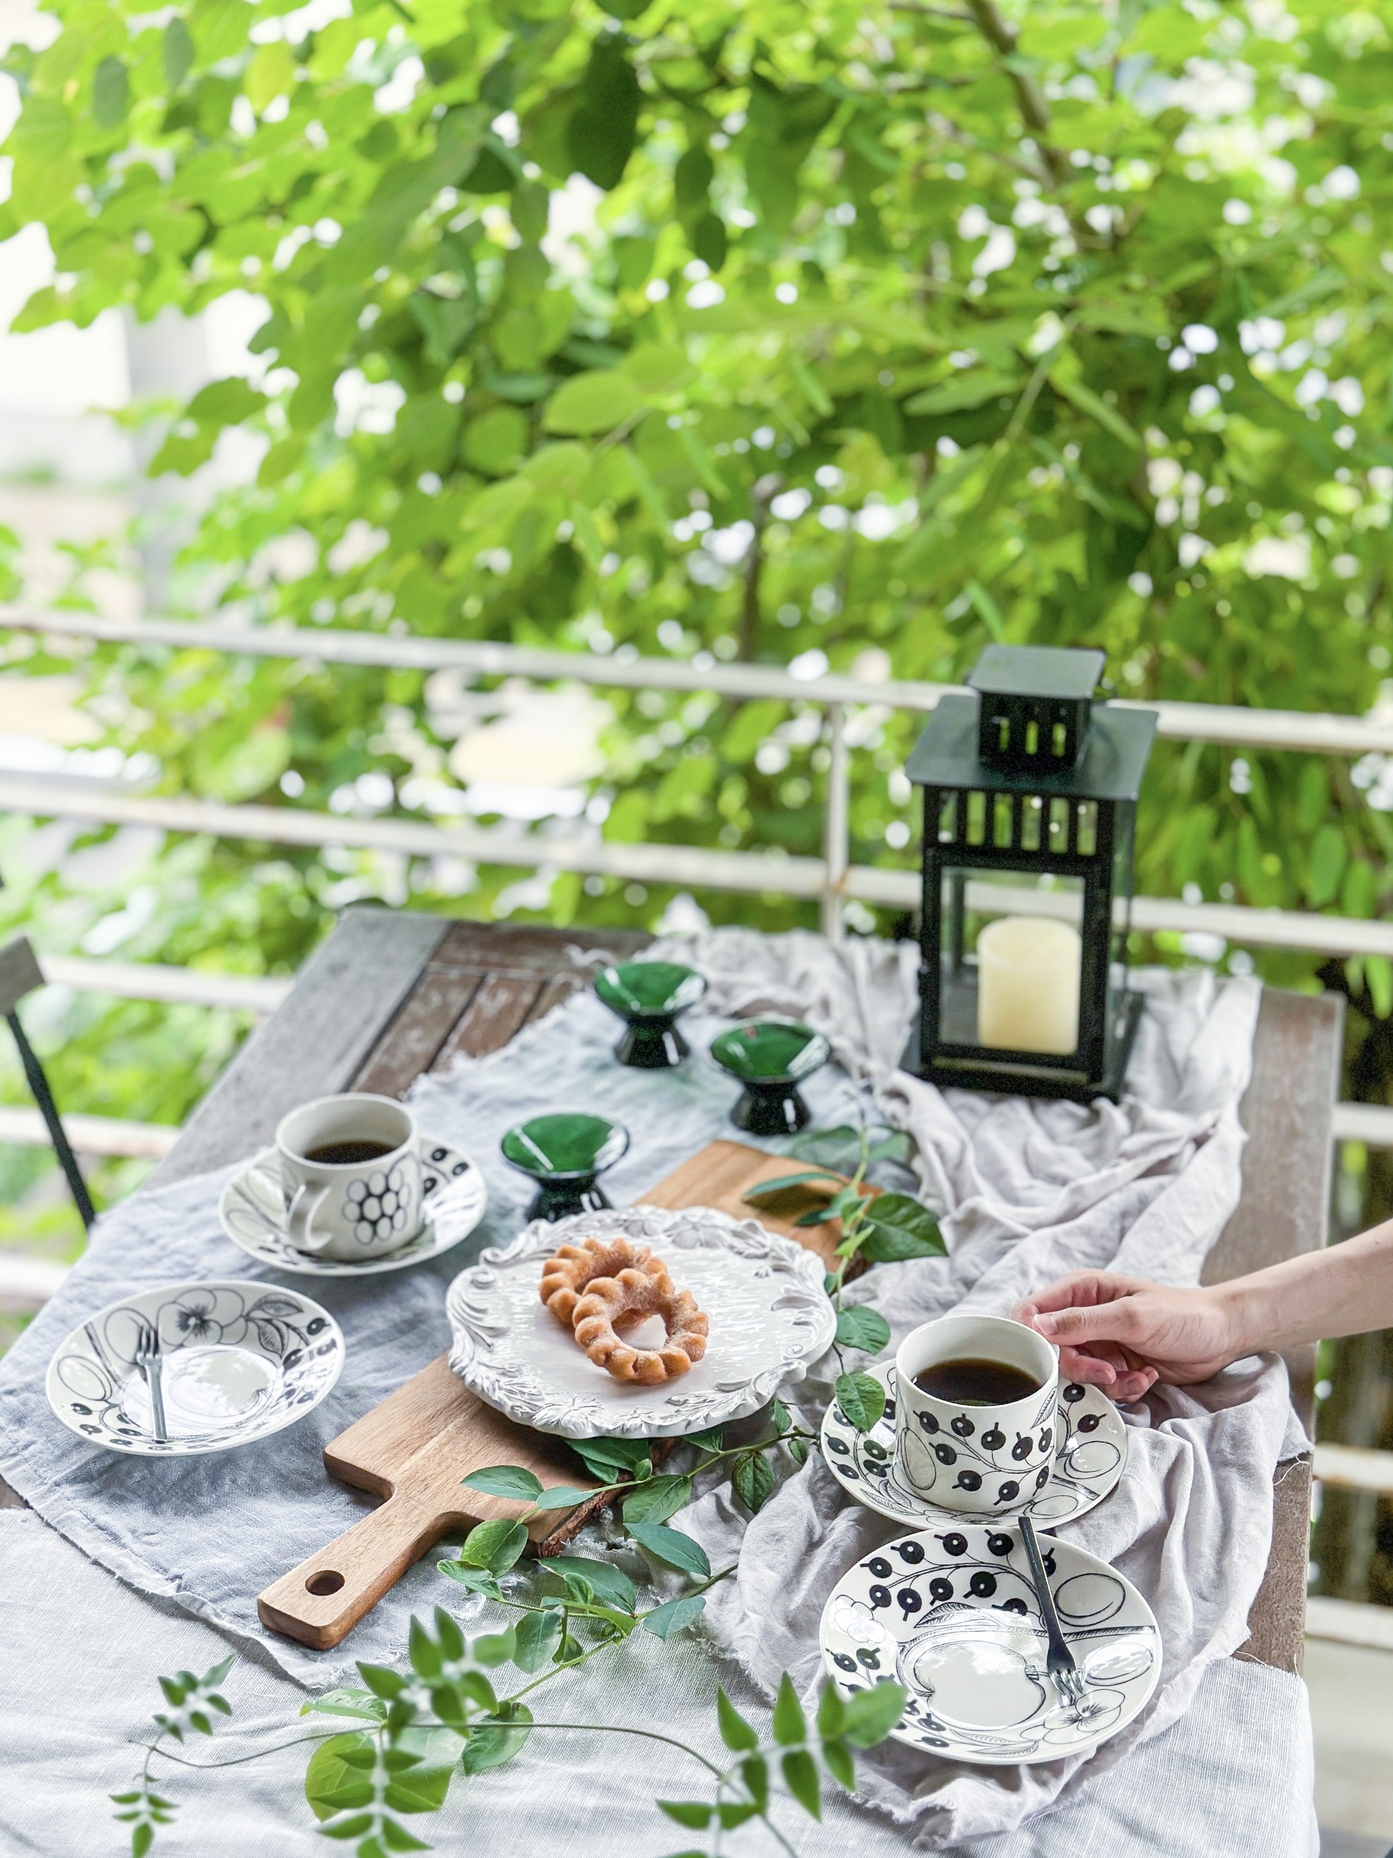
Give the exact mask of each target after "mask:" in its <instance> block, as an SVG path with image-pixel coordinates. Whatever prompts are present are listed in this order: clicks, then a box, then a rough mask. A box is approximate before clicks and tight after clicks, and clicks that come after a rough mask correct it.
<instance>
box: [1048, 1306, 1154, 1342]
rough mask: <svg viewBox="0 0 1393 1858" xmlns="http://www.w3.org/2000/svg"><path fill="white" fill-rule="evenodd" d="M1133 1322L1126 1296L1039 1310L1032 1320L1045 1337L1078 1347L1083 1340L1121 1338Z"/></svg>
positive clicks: (1126, 1336)
mask: <svg viewBox="0 0 1393 1858" xmlns="http://www.w3.org/2000/svg"><path fill="white" fill-rule="evenodd" d="M1134 1326H1135V1325H1134V1323H1133V1320H1132V1312H1131V1311H1130V1309H1129V1308H1128V1302H1127V1298H1126V1297H1121V1298H1119V1299H1118V1301H1117V1302H1115V1303H1099V1304H1094V1305H1092V1306H1091V1307H1085V1308H1070V1309H1057V1310H1041V1311H1039V1313H1038V1314H1037V1315H1036V1317H1035V1320H1034V1323H1033V1324H1032V1327H1033V1328H1035V1329H1037V1330H1038V1331H1039V1332H1040V1334H1041V1335H1042V1336H1044V1337H1045V1339H1046V1341H1048V1342H1054V1343H1055V1344H1057V1345H1058V1346H1059V1347H1061V1348H1062V1347H1063V1346H1064V1345H1065V1344H1066V1343H1068V1344H1069V1345H1070V1346H1072V1347H1078V1346H1079V1345H1080V1344H1081V1343H1085V1342H1124V1341H1127V1340H1130V1338H1131V1336H1132V1333H1133V1329H1134Z"/></svg>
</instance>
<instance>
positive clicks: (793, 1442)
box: [788, 1439, 808, 1465]
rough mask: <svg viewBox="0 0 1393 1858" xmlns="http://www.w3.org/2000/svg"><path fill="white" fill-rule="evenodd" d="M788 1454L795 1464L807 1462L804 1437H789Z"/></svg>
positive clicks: (806, 1444)
mask: <svg viewBox="0 0 1393 1858" xmlns="http://www.w3.org/2000/svg"><path fill="white" fill-rule="evenodd" d="M788 1455H789V1457H790V1458H791V1459H792V1460H793V1462H794V1463H795V1464H796V1465H805V1464H806V1463H807V1462H808V1441H807V1440H806V1439H790V1440H789V1441H788Z"/></svg>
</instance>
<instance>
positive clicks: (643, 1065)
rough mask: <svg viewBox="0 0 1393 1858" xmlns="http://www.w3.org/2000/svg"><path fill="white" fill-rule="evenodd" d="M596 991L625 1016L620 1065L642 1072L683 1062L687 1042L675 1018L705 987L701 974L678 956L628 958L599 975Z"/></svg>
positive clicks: (617, 1051) (617, 1052)
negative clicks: (674, 959)
mask: <svg viewBox="0 0 1393 1858" xmlns="http://www.w3.org/2000/svg"><path fill="white" fill-rule="evenodd" d="M595 992H596V993H597V994H598V995H599V997H600V999H601V1000H603V1001H604V1003H605V1005H606V1006H607V1007H608V1008H609V1010H610V1012H611V1013H616V1014H618V1016H619V1018H620V1019H622V1020H623V1021H624V1036H623V1037H622V1038H621V1039H620V1041H619V1043H618V1044H617V1045H616V1046H615V1048H614V1055H615V1057H616V1058H617V1059H618V1060H619V1062H620V1064H627V1065H633V1066H635V1067H636V1068H637V1069H638V1070H641V1071H663V1070H666V1069H668V1067H669V1066H671V1065H675V1064H681V1062H682V1060H683V1059H684V1058H685V1057H686V1056H687V1051H688V1046H687V1041H686V1040H685V1039H684V1038H683V1037H682V1034H681V1033H680V1032H679V1031H678V1030H677V1017H678V1014H679V1013H685V1012H686V1011H687V1009H688V1007H693V1006H695V1005H696V1003H697V1001H698V1000H700V999H701V997H702V995H703V994H704V993H705V992H706V981H705V979H704V977H703V976H702V975H700V974H698V973H696V972H695V970H693V969H692V968H684V967H682V966H680V965H679V964H678V963H677V962H675V961H624V962H620V963H619V964H618V965H617V966H615V967H612V968H605V969H603V970H602V971H601V972H600V973H599V974H597V975H596V976H595Z"/></svg>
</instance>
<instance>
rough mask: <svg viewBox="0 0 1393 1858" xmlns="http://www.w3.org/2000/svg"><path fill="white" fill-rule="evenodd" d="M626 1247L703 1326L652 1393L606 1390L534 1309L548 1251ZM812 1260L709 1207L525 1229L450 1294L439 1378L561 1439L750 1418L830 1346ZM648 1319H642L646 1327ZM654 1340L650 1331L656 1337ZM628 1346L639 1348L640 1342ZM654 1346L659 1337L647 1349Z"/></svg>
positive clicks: (695, 1428) (568, 1339)
mask: <svg viewBox="0 0 1393 1858" xmlns="http://www.w3.org/2000/svg"><path fill="white" fill-rule="evenodd" d="M589 1238H597V1239H607V1238H626V1239H632V1240H633V1241H635V1242H636V1243H638V1244H640V1245H647V1246H649V1247H651V1249H652V1250H653V1251H654V1252H655V1253H656V1254H657V1255H658V1257H660V1258H661V1259H662V1260H663V1262H664V1263H665V1264H666V1265H667V1268H668V1270H669V1272H670V1273H671V1275H672V1281H673V1284H674V1285H675V1286H676V1287H677V1288H678V1289H679V1290H683V1289H685V1290H690V1291H691V1293H692V1295H693V1296H694V1297H695V1298H696V1300H697V1304H698V1306H699V1307H700V1308H701V1309H702V1310H704V1311H705V1312H706V1315H707V1318H708V1319H709V1321H710V1324H711V1332H710V1337H709V1340H708V1343H707V1348H706V1353H705V1355H704V1356H703V1357H702V1359H701V1360H700V1361H699V1362H697V1363H695V1364H694V1366H693V1367H692V1368H691V1369H690V1370H689V1371H688V1372H687V1373H686V1374H683V1375H681V1376H680V1377H679V1378H678V1379H676V1380H670V1381H665V1382H663V1383H662V1384H661V1385H659V1386H656V1387H641V1386H636V1385H634V1384H633V1383H629V1384H627V1385H626V1384H625V1383H623V1382H621V1381H617V1380H615V1379H614V1377H613V1376H612V1375H610V1374H608V1373H606V1371H605V1370H604V1369H603V1368H601V1367H598V1366H597V1365H596V1364H595V1363H594V1362H593V1361H591V1360H590V1358H589V1356H588V1355H587V1354H586V1353H585V1351H584V1350H583V1349H582V1348H580V1347H579V1345H578V1344H577V1343H576V1341H575V1338H574V1337H573V1336H572V1334H571V1332H570V1330H569V1328H564V1327H563V1326H562V1325H561V1324H560V1323H559V1322H557V1320H556V1318H555V1317H554V1316H553V1315H552V1314H551V1312H550V1310H548V1309H547V1308H546V1306H545V1305H544V1304H543V1302H542V1299H541V1294H540V1285H541V1280H542V1265H543V1262H544V1261H545V1260H546V1259H548V1258H549V1257H550V1256H551V1255H552V1253H553V1252H554V1251H555V1250H556V1248H557V1246H558V1245H565V1244H574V1243H577V1242H579V1241H580V1240H583V1239H589ZM823 1270H824V1267H823V1263H822V1260H821V1259H820V1258H819V1257H818V1256H817V1255H816V1253H814V1252H810V1251H808V1250H807V1249H806V1248H805V1247H804V1246H802V1245H798V1244H796V1243H795V1242H794V1241H793V1240H792V1239H785V1238H781V1237H779V1236H778V1234H776V1233H773V1232H770V1231H769V1230H768V1229H767V1228H766V1227H764V1226H762V1225H760V1223H759V1221H758V1220H755V1219H732V1218H731V1217H730V1216H729V1214H727V1213H719V1212H717V1211H715V1210H714V1209H713V1208H711V1207H709V1206H696V1207H684V1208H682V1209H681V1210H680V1211H668V1210H667V1209H665V1208H662V1207H656V1206H632V1207H625V1208H622V1209H616V1208H608V1209H606V1210H604V1211H602V1212H596V1213H574V1214H572V1215H570V1216H569V1217H568V1218H566V1219H558V1220H556V1221H555V1222H554V1223H552V1224H548V1223H547V1221H546V1220H542V1219H538V1220H534V1221H533V1222H532V1224H531V1225H530V1226H528V1227H527V1228H526V1229H525V1230H524V1231H523V1232H522V1233H520V1234H519V1235H518V1237H517V1238H516V1239H514V1240H513V1242H512V1244H511V1245H506V1246H502V1247H499V1248H496V1249H490V1250H488V1251H485V1252H483V1253H482V1254H481V1255H480V1258H479V1261H478V1263H477V1264H475V1265H471V1266H470V1267H469V1268H468V1270H465V1271H462V1272H461V1273H460V1275H459V1276H458V1277H457V1278H456V1279H455V1281H454V1283H453V1284H451V1286H450V1290H449V1295H448V1297H447V1299H446V1304H445V1308H446V1313H447V1314H448V1316H449V1318H450V1327H451V1329H452V1330H453V1332H454V1344H453V1346H452V1348H451V1350H450V1366H451V1367H452V1368H453V1369H454V1371H455V1373H456V1374H458V1375H459V1377H460V1379H461V1380H462V1381H464V1382H465V1383H466V1385H467V1386H469V1387H471V1388H472V1389H473V1391H474V1392H475V1393H476V1394H478V1396H479V1398H480V1399H481V1400H486V1401H487V1402H488V1404H489V1405H490V1406H494V1407H497V1408H498V1410H499V1411H500V1412H502V1413H506V1414H507V1415H508V1417H509V1418H510V1419H514V1420H516V1421H517V1422H518V1423H519V1424H520V1425H524V1426H535V1427H536V1428H537V1429H538V1431H541V1432H559V1433H561V1434H562V1435H563V1436H564V1437H566V1438H571V1439H593V1438H606V1437H608V1438H628V1439H660V1438H676V1437H681V1436H682V1435H683V1434H684V1433H689V1432H701V1431H704V1430H705V1428H706V1427H708V1426H719V1425H722V1424H724V1423H725V1422H726V1421H728V1420H733V1419H743V1418H745V1417H746V1416H747V1415H748V1414H750V1413H756V1412H758V1411H759V1409H760V1408H761V1407H762V1406H765V1405H767V1403H768V1402H769V1401H770V1400H772V1399H773V1397H774V1394H775V1393H776V1391H777V1390H778V1387H779V1385H780V1383H781V1382H782V1381H785V1380H801V1379H802V1377H803V1375H804V1374H806V1372H807V1370H808V1368H809V1367H810V1366H811V1365H812V1363H813V1362H814V1361H816V1360H817V1359H818V1357H819V1356H820V1355H823V1354H825V1353H826V1351H827V1349H828V1348H829V1347H830V1346H831V1343H832V1337H833V1334H834V1333H835V1331H836V1326H837V1319H836V1314H835V1312H834V1311H833V1308H832V1305H831V1302H830V1300H829V1299H828V1296H827V1293H826V1291H825V1290H824V1288H823ZM650 1320H655V1319H650ZM659 1327H660V1326H659ZM633 1339H635V1340H637V1341H638V1342H639V1345H640V1346H641V1347H648V1346H651V1343H650V1339H649V1338H648V1336H646V1335H644V1334H643V1332H642V1331H641V1330H636V1331H634V1332H633ZM654 1339H655V1340H657V1339H660V1338H654Z"/></svg>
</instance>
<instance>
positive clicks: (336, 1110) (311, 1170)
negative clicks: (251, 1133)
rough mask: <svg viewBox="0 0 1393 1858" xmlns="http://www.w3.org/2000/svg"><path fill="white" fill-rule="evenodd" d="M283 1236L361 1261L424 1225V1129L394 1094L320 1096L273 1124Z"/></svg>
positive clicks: (316, 1253)
mask: <svg viewBox="0 0 1393 1858" xmlns="http://www.w3.org/2000/svg"><path fill="white" fill-rule="evenodd" d="M276 1149H277V1152H278V1155H279V1158H280V1169H281V1185H282V1188H283V1190H284V1193H285V1230H286V1237H287V1238H288V1239H289V1240H290V1243H291V1244H292V1245H293V1246H294V1247H295V1248H296V1250H297V1251H302V1252H305V1253H307V1254H308V1255H309V1256H310V1257H312V1258H325V1259H330V1258H332V1259H334V1260H336V1261H338V1262H339V1263H346V1264H353V1263H362V1262H363V1261H365V1260H367V1259H369V1258H378V1257H381V1256H382V1254H383V1253H384V1252H392V1251H396V1249H397V1248H398V1247H399V1246H402V1245H405V1244H406V1243H407V1241H408V1240H409V1239H412V1238H414V1237H415V1236H416V1234H417V1232H418V1231H419V1230H420V1227H421V1184H422V1168H421V1155H420V1133H419V1131H418V1130H417V1128H416V1119H415V1117H414V1116H413V1115H412V1114H411V1112H410V1110H408V1109H407V1108H405V1106H404V1105H403V1104H400V1103H398V1102H396V1101H395V1099H394V1098H392V1097H378V1096H373V1095H371V1094H370V1093H368V1092H365V1091H350V1092H348V1093H346V1094H344V1095H342V1096H337V1097H318V1098H316V1099H315V1101H314V1102H313V1103H304V1104H301V1106H300V1108H299V1109H298V1110H292V1111H291V1112H290V1114H289V1115H288V1116H286V1117H283V1118H282V1120H281V1124H280V1127H279V1128H278V1129H277V1130H276Z"/></svg>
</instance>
